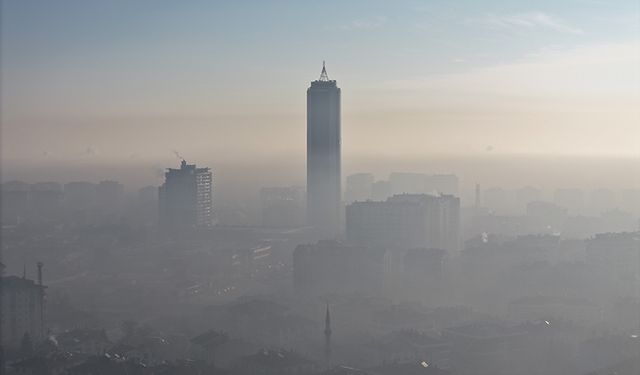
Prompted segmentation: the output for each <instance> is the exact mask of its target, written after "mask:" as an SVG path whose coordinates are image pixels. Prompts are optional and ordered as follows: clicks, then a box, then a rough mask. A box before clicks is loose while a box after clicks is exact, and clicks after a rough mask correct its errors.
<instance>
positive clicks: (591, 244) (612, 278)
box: [586, 232, 640, 298]
mask: <svg viewBox="0 0 640 375" xmlns="http://www.w3.org/2000/svg"><path fill="white" fill-rule="evenodd" d="M586 261H587V263H588V264H590V265H592V266H595V267H596V269H597V270H598V271H599V272H601V273H602V275H604V276H605V277H606V278H607V279H608V280H609V282H611V283H612V286H613V287H614V289H612V290H615V291H616V292H617V293H620V294H621V295H623V296H629V297H636V298H638V297H639V296H638V295H637V294H638V293H640V232H626V233H602V234H597V235H595V236H594V237H593V238H591V239H589V240H588V241H587V249H586Z"/></svg>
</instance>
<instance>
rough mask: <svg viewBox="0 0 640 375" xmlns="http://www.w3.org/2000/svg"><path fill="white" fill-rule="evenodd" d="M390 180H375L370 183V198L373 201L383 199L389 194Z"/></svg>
mask: <svg viewBox="0 0 640 375" xmlns="http://www.w3.org/2000/svg"><path fill="white" fill-rule="evenodd" d="M391 195H392V194H391V182H389V181H384V180H380V181H376V182H374V183H373V185H371V199H372V200H374V201H383V200H385V199H387V198H389V197H390V196H391Z"/></svg>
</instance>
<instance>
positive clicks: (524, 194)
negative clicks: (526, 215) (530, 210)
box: [515, 186, 542, 213]
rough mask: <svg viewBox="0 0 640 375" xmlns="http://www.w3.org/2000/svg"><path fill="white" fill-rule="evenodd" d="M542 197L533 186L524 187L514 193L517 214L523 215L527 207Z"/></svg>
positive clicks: (538, 190)
mask: <svg viewBox="0 0 640 375" xmlns="http://www.w3.org/2000/svg"><path fill="white" fill-rule="evenodd" d="M541 197H542V192H541V191H540V189H537V188H535V187H533V186H525V187H521V188H519V189H516V191H515V199H516V201H515V205H516V207H515V209H516V212H518V213H523V212H525V211H526V210H527V205H528V204H529V203H531V202H534V201H539V200H540V198H541Z"/></svg>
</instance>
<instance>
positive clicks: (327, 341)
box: [324, 303, 331, 365]
mask: <svg viewBox="0 0 640 375" xmlns="http://www.w3.org/2000/svg"><path fill="white" fill-rule="evenodd" d="M324 357H325V360H326V362H327V365H330V363H329V361H330V360H331V313H330V312H329V304H328V303H327V312H326V313H325V316H324Z"/></svg>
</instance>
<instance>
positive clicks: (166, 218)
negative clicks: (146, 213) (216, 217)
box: [158, 160, 213, 228]
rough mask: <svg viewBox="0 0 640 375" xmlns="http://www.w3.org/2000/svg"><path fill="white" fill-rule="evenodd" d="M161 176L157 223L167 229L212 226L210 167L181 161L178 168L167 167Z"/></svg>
mask: <svg viewBox="0 0 640 375" xmlns="http://www.w3.org/2000/svg"><path fill="white" fill-rule="evenodd" d="M164 176H165V182H164V184H162V186H160V188H159V190H158V199H159V205H160V206H159V208H160V223H161V224H162V225H163V226H165V227H169V228H187V227H208V226H211V225H212V224H213V215H212V213H213V212H212V202H213V200H212V173H211V170H210V169H209V168H196V165H195V164H187V162H186V161H184V160H183V161H182V163H180V169H173V168H169V169H168V170H167V172H166V173H165V174H164Z"/></svg>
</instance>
